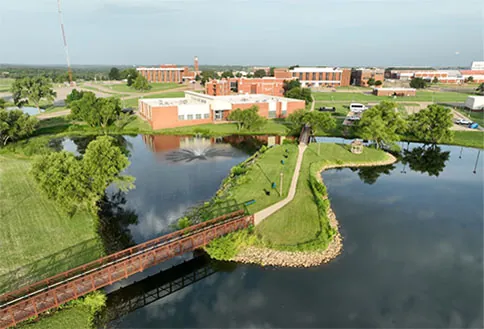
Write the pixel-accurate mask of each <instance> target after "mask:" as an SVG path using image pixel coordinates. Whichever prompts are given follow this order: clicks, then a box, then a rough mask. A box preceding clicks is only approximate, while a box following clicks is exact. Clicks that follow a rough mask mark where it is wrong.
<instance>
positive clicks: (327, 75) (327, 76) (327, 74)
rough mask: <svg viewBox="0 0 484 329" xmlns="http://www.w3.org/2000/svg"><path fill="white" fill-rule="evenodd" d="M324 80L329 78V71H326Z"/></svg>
mask: <svg viewBox="0 0 484 329" xmlns="http://www.w3.org/2000/svg"><path fill="white" fill-rule="evenodd" d="M324 80H326V81H328V80H329V73H328V72H326V78H325V79H324Z"/></svg>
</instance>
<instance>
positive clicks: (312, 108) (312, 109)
mask: <svg viewBox="0 0 484 329" xmlns="http://www.w3.org/2000/svg"><path fill="white" fill-rule="evenodd" d="M311 98H312V99H313V103H312V104H311V109H310V110H309V111H314V106H315V105H316V100H315V99H314V96H313V95H311Z"/></svg>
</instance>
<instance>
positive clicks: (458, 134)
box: [451, 131, 484, 149]
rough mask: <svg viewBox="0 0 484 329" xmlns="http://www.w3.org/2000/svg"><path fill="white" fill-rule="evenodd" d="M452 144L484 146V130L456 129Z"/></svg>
mask: <svg viewBox="0 0 484 329" xmlns="http://www.w3.org/2000/svg"><path fill="white" fill-rule="evenodd" d="M451 144H455V145H465V146H467V147H479V148H481V149H482V148H484V131H454V140H453V141H452V143H451Z"/></svg>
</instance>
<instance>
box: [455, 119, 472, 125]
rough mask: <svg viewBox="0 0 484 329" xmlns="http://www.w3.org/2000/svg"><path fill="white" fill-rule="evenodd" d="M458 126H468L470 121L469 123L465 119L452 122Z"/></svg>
mask: <svg viewBox="0 0 484 329" xmlns="http://www.w3.org/2000/svg"><path fill="white" fill-rule="evenodd" d="M454 122H455V123H456V124H458V125H470V124H471V123H472V121H469V120H467V119H457V120H455V121H454Z"/></svg>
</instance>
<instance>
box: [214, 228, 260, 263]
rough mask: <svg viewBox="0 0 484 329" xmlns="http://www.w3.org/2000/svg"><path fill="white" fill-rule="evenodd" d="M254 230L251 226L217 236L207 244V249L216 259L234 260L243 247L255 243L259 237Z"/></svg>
mask: <svg viewBox="0 0 484 329" xmlns="http://www.w3.org/2000/svg"><path fill="white" fill-rule="evenodd" d="M253 230H254V229H253V227H252V226H251V227H249V228H247V229H245V230H240V231H237V232H232V233H229V234H227V235H225V236H222V237H220V238H217V239H215V240H213V241H212V242H210V243H209V244H208V245H207V246H205V251H206V252H207V253H208V254H209V255H210V257H211V258H214V259H216V260H225V261H227V260H232V259H233V258H234V257H235V256H236V255H237V253H238V252H239V250H240V249H241V248H242V247H244V246H249V245H251V244H253V243H255V240H256V239H257V238H256V236H255V235H254V234H252V232H253Z"/></svg>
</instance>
